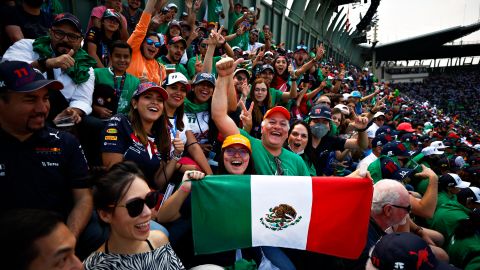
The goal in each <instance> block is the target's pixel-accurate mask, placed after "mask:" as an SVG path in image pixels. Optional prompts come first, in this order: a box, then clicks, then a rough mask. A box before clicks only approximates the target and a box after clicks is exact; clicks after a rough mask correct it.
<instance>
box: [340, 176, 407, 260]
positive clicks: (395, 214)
mask: <svg viewBox="0 0 480 270" xmlns="http://www.w3.org/2000/svg"><path fill="white" fill-rule="evenodd" d="M373 187H374V188H373V197H372V207H371V211H370V223H369V225H368V236H367V243H366V244H365V248H364V249H363V251H362V254H361V255H360V257H359V258H358V259H357V260H355V261H345V266H347V267H346V268H345V269H364V268H365V263H366V262H367V260H368V252H369V250H370V248H371V247H373V246H374V245H375V243H376V242H377V241H378V240H379V239H380V238H382V236H384V235H386V234H387V232H386V231H387V230H390V228H391V227H393V226H396V225H403V224H405V223H406V222H407V218H408V214H409V213H410V210H411V205H410V197H409V194H408V191H407V189H405V187H404V186H403V185H402V183H400V182H398V181H396V180H391V179H383V180H380V181H378V182H377V183H375V185H374V186H373Z"/></svg>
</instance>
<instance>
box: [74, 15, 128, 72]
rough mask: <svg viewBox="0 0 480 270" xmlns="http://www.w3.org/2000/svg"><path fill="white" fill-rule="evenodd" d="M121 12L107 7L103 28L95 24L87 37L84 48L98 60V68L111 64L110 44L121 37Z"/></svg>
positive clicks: (103, 17)
mask: <svg viewBox="0 0 480 270" xmlns="http://www.w3.org/2000/svg"><path fill="white" fill-rule="evenodd" d="M120 21H121V20H120V14H119V13H118V12H116V11H115V10H114V9H106V10H105V12H104V13H103V16H102V20H101V28H97V27H95V26H93V27H92V28H90V29H89V30H88V33H87V35H86V37H85V44H84V45H83V46H84V49H85V50H86V51H87V52H88V54H89V55H90V56H91V57H93V58H94V59H95V60H96V61H97V68H103V67H108V66H110V61H111V60H110V58H109V56H110V52H109V49H110V46H111V44H112V43H113V42H114V41H115V40H119V39H120V29H121V26H120Z"/></svg>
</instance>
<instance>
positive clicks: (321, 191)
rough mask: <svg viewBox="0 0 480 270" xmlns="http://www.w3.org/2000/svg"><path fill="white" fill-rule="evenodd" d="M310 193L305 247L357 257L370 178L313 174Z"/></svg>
mask: <svg viewBox="0 0 480 270" xmlns="http://www.w3.org/2000/svg"><path fill="white" fill-rule="evenodd" d="M312 192H313V196H312V197H313V199H312V215H311V219H310V227H309V229H308V239H307V250H309V251H314V252H318V253H323V254H328V255H333V256H337V257H343V258H349V259H356V258H358V257H359V256H360V254H361V252H362V250H363V248H364V247H365V243H366V240H367V233H368V221H369V216H370V206H371V203H372V195H373V184H372V180H369V179H367V178H363V179H362V178H347V177H312Z"/></svg>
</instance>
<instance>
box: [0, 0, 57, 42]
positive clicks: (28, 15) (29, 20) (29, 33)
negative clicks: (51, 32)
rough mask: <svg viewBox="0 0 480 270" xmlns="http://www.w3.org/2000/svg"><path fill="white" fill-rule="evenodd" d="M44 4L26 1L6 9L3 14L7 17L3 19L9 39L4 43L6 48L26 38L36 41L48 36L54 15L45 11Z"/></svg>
mask: <svg viewBox="0 0 480 270" xmlns="http://www.w3.org/2000/svg"><path fill="white" fill-rule="evenodd" d="M42 4H43V1H38V0H37V1H35V0H25V1H22V3H21V4H18V5H16V6H12V7H6V10H5V11H4V13H3V14H4V15H5V16H6V17H5V18H2V20H3V22H4V25H5V28H4V30H5V32H4V33H5V34H6V37H7V38H6V39H5V40H4V42H2V43H4V44H3V45H4V46H5V48H7V47H9V46H11V45H12V44H13V43H15V42H17V41H19V40H21V39H24V38H28V39H36V38H39V37H42V36H46V35H47V34H48V29H49V28H50V27H51V26H52V22H53V15H52V14H48V13H46V12H45V11H43V10H42V9H41V7H42ZM2 32H3V30H2Z"/></svg>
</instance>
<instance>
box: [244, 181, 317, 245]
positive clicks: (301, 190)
mask: <svg viewBox="0 0 480 270" xmlns="http://www.w3.org/2000/svg"><path fill="white" fill-rule="evenodd" d="M250 186H251V198H252V246H254V247H255V246H279V247H290V248H296V249H305V248H306V246H307V237H308V227H309V223H310V213H311V208H312V178H311V177H308V176H281V177H279V176H269V175H252V178H251V184H250ZM280 204H287V205H289V206H291V207H292V208H293V209H295V211H296V216H295V218H294V219H292V220H290V221H289V222H286V223H284V224H277V223H275V222H269V221H268V220H266V218H267V219H268V217H267V215H269V214H272V213H271V211H270V209H273V208H274V207H276V206H278V205H280ZM271 220H272V219H271V218H270V221H271ZM275 226H279V227H281V229H280V230H275V229H272V228H278V227H275Z"/></svg>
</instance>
